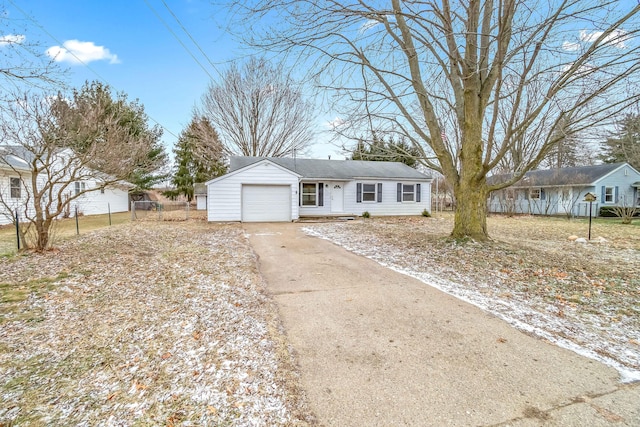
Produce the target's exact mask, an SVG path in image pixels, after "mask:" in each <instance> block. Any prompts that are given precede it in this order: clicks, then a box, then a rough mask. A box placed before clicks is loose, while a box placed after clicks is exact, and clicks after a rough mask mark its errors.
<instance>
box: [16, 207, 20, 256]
mask: <svg viewBox="0 0 640 427" xmlns="http://www.w3.org/2000/svg"><path fill="white" fill-rule="evenodd" d="M16 242H17V243H18V250H20V215H19V214H18V210H17V209H16Z"/></svg>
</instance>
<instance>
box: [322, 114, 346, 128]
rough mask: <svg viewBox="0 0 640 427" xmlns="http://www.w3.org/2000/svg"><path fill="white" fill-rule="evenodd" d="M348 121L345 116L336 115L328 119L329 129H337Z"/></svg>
mask: <svg viewBox="0 0 640 427" xmlns="http://www.w3.org/2000/svg"><path fill="white" fill-rule="evenodd" d="M346 123H347V122H346V121H345V120H344V119H343V118H341V117H336V118H335V119H333V120H331V121H328V122H327V123H326V125H327V127H328V128H329V129H336V128H339V127H340V126H343V125H345V124H346Z"/></svg>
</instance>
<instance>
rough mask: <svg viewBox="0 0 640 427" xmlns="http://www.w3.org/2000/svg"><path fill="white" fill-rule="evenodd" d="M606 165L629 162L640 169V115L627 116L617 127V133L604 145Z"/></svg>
mask: <svg viewBox="0 0 640 427" xmlns="http://www.w3.org/2000/svg"><path fill="white" fill-rule="evenodd" d="M602 145H603V150H604V154H603V155H602V160H603V161H604V162H605V163H618V162H627V163H629V164H630V165H631V166H633V167H634V168H635V169H640V115H638V114H627V115H626V116H624V117H623V118H622V119H621V120H620V121H618V123H617V125H616V130H615V132H614V133H613V134H612V135H611V137H610V138H607V140H606V141H605V142H604V143H603V144H602Z"/></svg>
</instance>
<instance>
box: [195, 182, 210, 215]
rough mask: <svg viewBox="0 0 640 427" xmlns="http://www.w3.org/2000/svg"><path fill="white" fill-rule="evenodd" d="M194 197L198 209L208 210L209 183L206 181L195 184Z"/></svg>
mask: <svg viewBox="0 0 640 427" xmlns="http://www.w3.org/2000/svg"><path fill="white" fill-rule="evenodd" d="M193 197H195V199H196V210H199V211H205V210H207V185H206V184H205V183H196V184H193Z"/></svg>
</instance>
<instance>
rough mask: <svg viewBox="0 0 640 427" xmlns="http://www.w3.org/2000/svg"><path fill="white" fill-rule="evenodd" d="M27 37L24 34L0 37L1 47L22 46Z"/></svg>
mask: <svg viewBox="0 0 640 427" xmlns="http://www.w3.org/2000/svg"><path fill="white" fill-rule="evenodd" d="M26 38H27V37H26V36H24V35H22V34H7V35H6V36H0V47H2V46H6V45H8V44H20V43H22V42H23V41H24V40H25V39H26Z"/></svg>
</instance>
